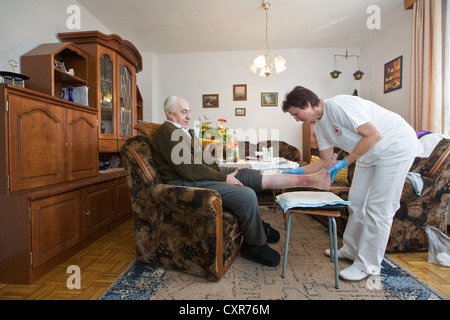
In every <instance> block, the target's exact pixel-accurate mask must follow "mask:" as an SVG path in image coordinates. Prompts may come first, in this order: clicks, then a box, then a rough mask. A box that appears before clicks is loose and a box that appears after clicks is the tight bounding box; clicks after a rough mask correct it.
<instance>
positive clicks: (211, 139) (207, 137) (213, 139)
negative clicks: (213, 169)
mask: <svg viewBox="0 0 450 320" xmlns="http://www.w3.org/2000/svg"><path fill="white" fill-rule="evenodd" d="M203 117H204V118H205V120H204V121H203V120H202V119H201V118H199V120H200V123H201V125H200V137H199V138H200V140H201V141H202V143H203V144H204V145H208V144H210V143H220V144H222V145H224V146H227V147H228V143H229V142H230V143H231V140H232V137H231V135H230V134H228V128H226V127H225V123H227V120H226V119H225V118H224V117H222V118H221V119H217V121H218V122H217V123H216V124H215V126H213V125H212V122H211V121H209V118H208V117H207V116H206V115H203Z"/></svg>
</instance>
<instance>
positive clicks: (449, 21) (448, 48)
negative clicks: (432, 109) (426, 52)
mask: <svg viewBox="0 0 450 320" xmlns="http://www.w3.org/2000/svg"><path fill="white" fill-rule="evenodd" d="M442 5H443V8H442V9H443V11H444V14H443V16H444V30H445V31H444V46H445V49H444V114H445V125H444V133H445V134H447V135H450V6H449V4H448V2H447V0H443V1H442Z"/></svg>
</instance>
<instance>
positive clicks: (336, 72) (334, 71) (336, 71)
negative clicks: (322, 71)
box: [330, 70, 342, 79]
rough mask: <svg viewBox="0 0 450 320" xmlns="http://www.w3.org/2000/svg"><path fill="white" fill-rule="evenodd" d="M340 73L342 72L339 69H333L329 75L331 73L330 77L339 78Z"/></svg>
mask: <svg viewBox="0 0 450 320" xmlns="http://www.w3.org/2000/svg"><path fill="white" fill-rule="evenodd" d="M341 73H342V72H341V71H339V70H333V71H331V72H330V75H331V77H332V78H333V79H337V78H339V75H340V74H341Z"/></svg>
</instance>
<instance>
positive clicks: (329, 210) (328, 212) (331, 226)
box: [283, 204, 347, 289]
mask: <svg viewBox="0 0 450 320" xmlns="http://www.w3.org/2000/svg"><path fill="white" fill-rule="evenodd" d="M346 207H347V206H346V205H343V204H337V205H327V206H321V207H296V208H291V209H288V210H287V211H286V212H287V213H289V217H288V222H287V225H286V244H285V247H284V262H283V278H284V277H285V275H286V263H287V254H288V248H289V236H290V231H291V220H292V215H293V214H294V213H305V214H312V215H319V216H326V217H328V230H329V232H330V256H331V262H334V277H335V282H336V289H339V266H338V259H337V251H338V249H337V230H336V220H335V219H334V218H338V217H340V215H341V213H340V210H343V209H345V208H346Z"/></svg>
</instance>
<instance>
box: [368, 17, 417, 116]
mask: <svg viewBox="0 0 450 320" xmlns="http://www.w3.org/2000/svg"><path fill="white" fill-rule="evenodd" d="M411 33H412V10H402V11H401V12H400V13H399V17H398V19H396V21H395V23H393V24H392V25H389V26H386V27H383V25H382V28H381V30H380V32H379V33H378V35H377V36H376V37H375V38H374V39H373V40H372V41H370V42H369V43H368V44H366V45H365V46H363V47H361V68H363V69H364V71H365V73H366V74H365V79H364V80H363V81H361V92H360V96H361V97H363V98H365V99H368V100H372V101H374V102H376V103H378V104H379V105H381V106H383V107H385V108H387V109H389V110H392V111H394V112H396V113H398V114H399V115H401V116H402V117H403V118H404V119H405V120H406V121H409V101H410V98H409V95H410V78H411V39H412V36H411ZM399 56H403V84H402V88H401V89H398V90H396V91H392V92H389V93H386V94H385V93H384V82H383V81H384V64H385V63H387V62H389V61H391V60H393V59H395V58H397V57H399Z"/></svg>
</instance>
